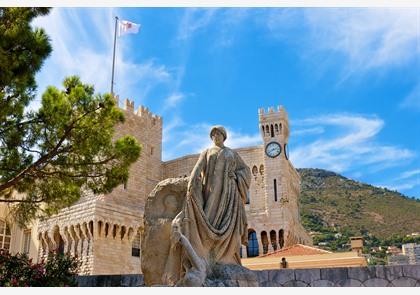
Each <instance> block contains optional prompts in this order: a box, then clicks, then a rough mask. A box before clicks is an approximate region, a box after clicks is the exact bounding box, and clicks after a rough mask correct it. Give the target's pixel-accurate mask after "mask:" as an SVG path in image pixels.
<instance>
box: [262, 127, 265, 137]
mask: <svg viewBox="0 0 420 295" xmlns="http://www.w3.org/2000/svg"><path fill="white" fill-rule="evenodd" d="M262 132H263V135H265V128H264V125H263V126H262Z"/></svg>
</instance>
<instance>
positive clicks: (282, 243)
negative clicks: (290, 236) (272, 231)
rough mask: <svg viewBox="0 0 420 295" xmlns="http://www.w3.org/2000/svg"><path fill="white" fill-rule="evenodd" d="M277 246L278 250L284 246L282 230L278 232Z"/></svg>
mask: <svg viewBox="0 0 420 295" xmlns="http://www.w3.org/2000/svg"><path fill="white" fill-rule="evenodd" d="M279 246H280V249H281V248H283V246H284V230H283V229H281V230H279Z"/></svg>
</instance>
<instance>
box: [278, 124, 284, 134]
mask: <svg viewBox="0 0 420 295" xmlns="http://www.w3.org/2000/svg"><path fill="white" fill-rule="evenodd" d="M279 128H280V133H281V132H282V129H283V126H282V125H281V123H280V125H279Z"/></svg>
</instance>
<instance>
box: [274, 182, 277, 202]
mask: <svg viewBox="0 0 420 295" xmlns="http://www.w3.org/2000/svg"><path fill="white" fill-rule="evenodd" d="M274 202H277V179H274Z"/></svg>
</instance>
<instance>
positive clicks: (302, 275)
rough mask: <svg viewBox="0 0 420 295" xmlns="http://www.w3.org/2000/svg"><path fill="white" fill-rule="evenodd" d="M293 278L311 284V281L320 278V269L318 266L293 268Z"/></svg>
mask: <svg viewBox="0 0 420 295" xmlns="http://www.w3.org/2000/svg"><path fill="white" fill-rule="evenodd" d="M295 278H296V280H298V281H302V282H305V283H307V284H309V285H311V284H312V282H313V281H317V280H320V279H321V270H320V269H319V268H312V269H295Z"/></svg>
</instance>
